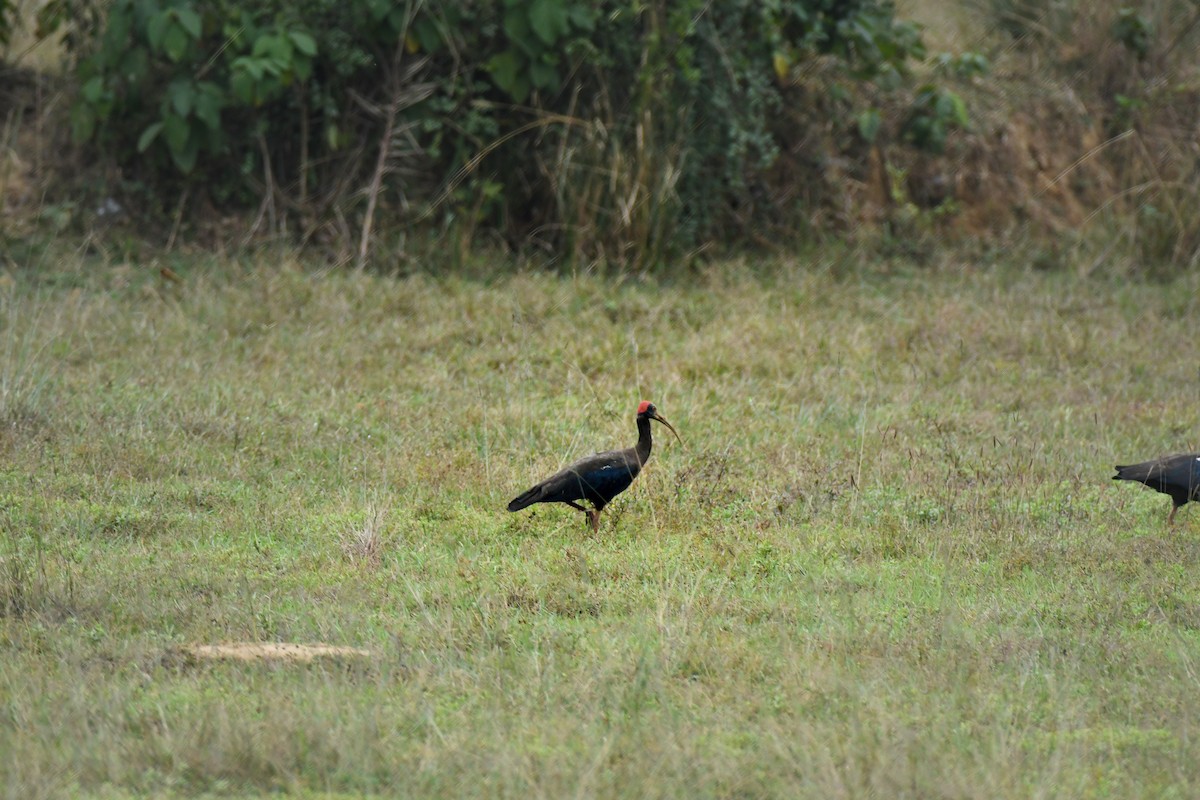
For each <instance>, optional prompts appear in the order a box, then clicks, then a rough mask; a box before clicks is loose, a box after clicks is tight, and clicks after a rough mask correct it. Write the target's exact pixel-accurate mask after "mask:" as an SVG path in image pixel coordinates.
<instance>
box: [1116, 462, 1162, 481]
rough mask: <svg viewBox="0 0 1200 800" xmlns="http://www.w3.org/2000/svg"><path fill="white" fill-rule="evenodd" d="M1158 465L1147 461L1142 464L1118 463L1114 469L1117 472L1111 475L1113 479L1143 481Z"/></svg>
mask: <svg viewBox="0 0 1200 800" xmlns="http://www.w3.org/2000/svg"><path fill="white" fill-rule="evenodd" d="M1157 466H1158V464H1157V462H1154V461H1147V462H1145V463H1142V464H1126V465H1124V466H1122V465H1120V464H1118V465H1117V466H1116V467H1115V469H1116V470H1117V474H1116V475H1113V477H1112V479H1113V480H1114V481H1143V482H1144V481H1145V480H1146V479H1147V478H1149V477H1150V475H1151V474H1152V473H1153V472H1154V469H1155V468H1156V467H1157Z"/></svg>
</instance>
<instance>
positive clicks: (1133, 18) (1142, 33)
mask: <svg viewBox="0 0 1200 800" xmlns="http://www.w3.org/2000/svg"><path fill="white" fill-rule="evenodd" d="M1112 32H1113V38H1115V39H1116V40H1117V41H1118V42H1120V43H1121V44H1122V45H1124V46H1125V48H1126V49H1128V50H1129V51H1130V52H1131V53H1133V54H1134V55H1135V56H1137V59H1138V61H1143V60H1145V58H1146V56H1147V55H1148V54H1149V52H1150V42H1151V41H1152V39H1153V37H1154V30H1153V27H1152V24H1151V22H1150V20H1149V18H1147V17H1146V16H1145V15H1144V14H1139V13H1138V11H1137V9H1133V8H1122V9H1121V10H1119V11H1118V12H1117V18H1116V19H1115V20H1114V21H1113V29H1112Z"/></svg>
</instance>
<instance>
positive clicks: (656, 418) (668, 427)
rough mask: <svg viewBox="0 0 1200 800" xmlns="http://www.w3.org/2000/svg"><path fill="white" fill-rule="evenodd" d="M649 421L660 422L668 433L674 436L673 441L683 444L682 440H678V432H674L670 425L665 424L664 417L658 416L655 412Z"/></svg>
mask: <svg viewBox="0 0 1200 800" xmlns="http://www.w3.org/2000/svg"><path fill="white" fill-rule="evenodd" d="M650 419H653V420H657V421H659V422H661V423H662V424H663V425H666V426H667V429H668V430H669V431H671V433H673V434H675V439H676V440H677V441H678V442H679V443H680V444H683V439H680V438H679V432H678V431H676V430H675V428H674V427H673V426H672V425H671V423H669V422H667V420H666V418H665V417H662V416H659V413H658V412H657V411H655V412H654V414H653V416H651V417H650Z"/></svg>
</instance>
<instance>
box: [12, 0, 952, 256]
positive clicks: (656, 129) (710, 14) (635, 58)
mask: <svg viewBox="0 0 1200 800" xmlns="http://www.w3.org/2000/svg"><path fill="white" fill-rule="evenodd" d="M0 1H2V0H0ZM88 1H89V0H55V2H57V3H86V2H88ZM78 53H79V56H80V59H79V64H78V79H79V93H78V99H77V102H76V103H75V105H74V107H73V111H72V129H73V131H74V133H75V136H76V138H77V139H78V140H79V141H81V142H87V143H89V145H90V146H91V147H93V148H95V149H96V150H97V151H98V152H99V153H101V154H103V155H105V156H107V157H108V158H110V159H112V160H113V161H114V162H115V163H116V164H118V165H120V167H121V169H122V171H123V175H124V177H125V178H126V180H129V181H133V182H137V183H139V184H141V185H144V186H148V187H150V188H151V190H152V192H153V193H154V194H155V195H157V196H160V197H164V199H166V198H170V197H172V196H174V195H175V194H176V193H179V192H182V193H183V194H182V196H183V197H184V198H186V197H188V193H189V192H194V193H195V195H196V196H200V195H202V196H203V204H211V205H213V206H215V207H217V208H223V209H237V208H239V207H241V208H253V207H254V206H255V205H257V207H258V209H259V214H258V217H257V220H258V222H257V223H256V226H261V225H266V226H268V227H269V228H270V229H271V231H272V232H280V233H282V232H293V231H295V230H297V228H298V229H299V231H300V238H301V239H303V240H306V241H307V240H310V239H312V238H314V237H316V238H320V239H322V240H325V241H333V242H337V243H338V249H339V251H340V252H341V253H342V254H343V256H344V257H349V255H351V254H352V251H354V250H355V249H356V250H357V256H358V257H359V259H360V260H362V259H365V258H367V256H368V250H369V247H370V244H371V241H372V239H373V238H375V234H374V228H373V221H374V220H375V219H376V217H382V218H384V219H386V220H387V221H388V222H389V223H391V224H392V229H395V230H404V229H407V228H410V227H411V226H413V225H414V224H418V223H423V224H426V225H429V224H434V225H436V226H438V227H439V228H440V229H443V230H446V231H457V232H458V234H459V235H461V236H463V237H465V238H466V239H468V240H469V239H472V238H475V237H476V236H477V235H478V233H479V232H480V231H481V230H488V231H495V232H497V233H499V234H500V236H501V237H503V239H504V241H506V242H508V243H510V244H511V245H513V246H517V247H528V246H534V247H539V246H542V247H546V248H550V249H553V250H554V251H556V252H561V253H566V254H567V255H568V256H570V257H573V258H579V259H597V258H598V259H604V260H608V261H615V262H619V263H626V264H643V265H644V264H652V263H657V262H660V261H662V260H664V259H666V258H669V257H671V256H673V255H675V254H677V253H679V252H681V251H684V250H690V249H693V248H698V247H702V246H704V245H705V244H706V243H708V242H710V241H713V240H714V239H716V238H722V239H736V238H738V237H739V236H740V237H745V236H749V235H752V234H753V229H754V227H755V225H756V224H757V222H756V218H755V215H756V213H757V211H756V208H757V207H758V206H759V205H761V197H762V195H763V191H762V189H763V185H764V184H765V183H767V182H769V181H770V180H771V175H770V171H771V168H772V165H773V164H774V162H775V161H776V159H777V157H778V154H779V152H780V149H781V143H782V144H784V145H787V146H790V143H789V142H788V141H787V138H786V137H787V136H788V133H787V124H786V120H787V118H788V117H787V113H786V112H787V104H788V102H789V100H790V99H793V98H789V97H788V96H787V91H786V86H787V78H788V75H789V72H790V71H791V70H793V69H795V68H802V67H803V65H805V64H808V63H812V62H814V61H816V60H822V61H832V62H835V63H837V64H839V65H840V73H839V74H840V75H841V76H842V77H843V78H844V79H845V80H848V81H871V82H873V83H874V84H876V85H878V86H880V87H882V88H884V89H890V88H895V87H897V86H899V85H901V83H902V81H903V78H904V75H905V70H906V64H907V63H908V62H909V61H910V60H912V59H914V58H922V57H923V56H924V49H923V46H922V44H921V41H920V37H919V35H918V31H917V29H916V27H915V26H913V25H910V24H906V23H903V22H900V21H898V20H896V19H895V16H894V11H893V8H892V6H891V3H889V2H886V0H770V1H769V2H752V0H730V2H726V3H720V4H713V3H709V2H707V1H706V0H683V1H682V2H673V3H668V2H666V0H652V2H644V1H643V0H637V1H636V2H635V0H607V1H606V2H603V3H599V4H595V3H587V2H569V1H568V2H558V1H556V0H504V2H503V3H500V4H495V3H483V2H477V0H455V1H454V2H447V3H436V4H435V3H423V2H419V0H410V2H407V3H400V4H393V3H390V2H386V1H385V0H301V2H298V3H285V2H283V0H113V2H112V4H111V6H110V7H109V9H108V12H107V17H106V18H105V20H104V25H103V27H102V29H98V30H97V31H96V32H95V35H94V36H92V37H91V38H90V40H89V41H87V42H85V43H82V44H81V45H80V47H79V48H78ZM963 119H964V111H963V106H962V103H961V100H958V99H957V96H953V95H947V94H946V93H939V90H938V89H937V87H936V86H934V87H931V88H930V89H929V96H928V97H926V96H925V95H918V105H917V107H916V109H915V110H914V120H917V121H916V122H914V123H913V124H912V126H911V127H912V128H913V130H914V131H915V132H914V134H913V135H912V137H911V139H912V141H914V142H916V143H917V144H918V145H921V146H930V147H936V146H939V144H940V142H941V141H944V136H945V129H946V128H947V127H949V126H951V125H953V124H960V123H961V122H962V121H963ZM853 120H854V117H853V116H851V117H849V120H848V121H849V122H850V123H853ZM920 120H926V121H927V124H926V123H922V122H920ZM921 125H924V127H921ZM793 135H794V134H793ZM195 202H197V204H199V200H197V201H195ZM772 213H777V214H783V215H787V214H789V213H794V210H790V209H778V208H777V209H773V212H772ZM322 231H324V232H325V233H324V234H322V233H321V232H322Z"/></svg>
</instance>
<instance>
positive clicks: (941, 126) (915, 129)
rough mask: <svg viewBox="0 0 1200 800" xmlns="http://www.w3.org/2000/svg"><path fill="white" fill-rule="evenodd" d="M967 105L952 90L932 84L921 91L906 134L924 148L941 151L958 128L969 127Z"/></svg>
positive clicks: (914, 101)
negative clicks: (951, 133) (951, 132)
mask: <svg viewBox="0 0 1200 800" xmlns="http://www.w3.org/2000/svg"><path fill="white" fill-rule="evenodd" d="M969 122H970V120H969V119H968V117H967V105H966V103H965V102H963V99H962V98H961V97H960V96H959V95H958V94H956V93H955V92H952V91H950V90H949V89H946V88H943V87H940V86H935V85H932V84H928V85H925V86H922V87H921V88H920V89H918V90H917V94H916V97H915V98H914V100H913V104H912V109H911V111H910V113H909V117H908V120H907V121H906V122H905V124H904V129H903V136H904V138H905V139H906V140H907V141H910V142H912V143H913V144H915V145H916V146H917V147H919V148H921V149H922V150H930V151H933V152H941V151H942V150H943V149H944V148H945V146H946V137H947V136H948V135H949V134H950V131H951V130H954V129H955V128H966V127H967V125H968V123H969Z"/></svg>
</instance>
